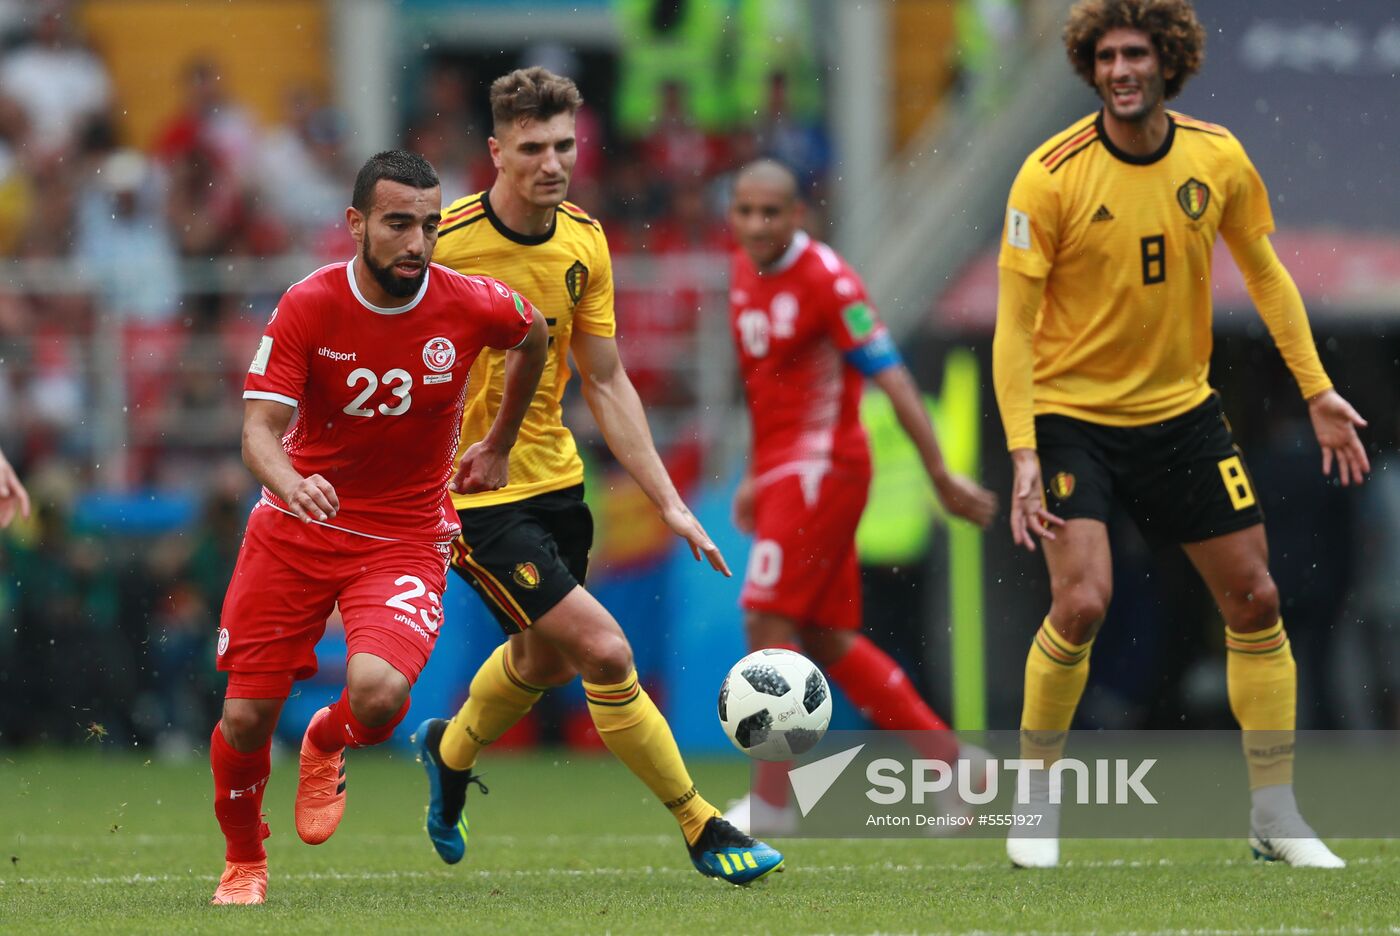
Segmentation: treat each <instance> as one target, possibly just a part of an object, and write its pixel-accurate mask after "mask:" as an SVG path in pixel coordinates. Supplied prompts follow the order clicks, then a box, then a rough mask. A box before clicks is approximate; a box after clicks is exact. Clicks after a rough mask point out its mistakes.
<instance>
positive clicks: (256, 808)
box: [209, 723, 272, 861]
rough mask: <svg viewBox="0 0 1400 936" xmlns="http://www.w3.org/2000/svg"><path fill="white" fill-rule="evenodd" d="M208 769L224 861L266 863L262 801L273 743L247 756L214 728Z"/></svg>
mask: <svg viewBox="0 0 1400 936" xmlns="http://www.w3.org/2000/svg"><path fill="white" fill-rule="evenodd" d="M221 724H222V723H221ZM209 766H210V768H211V769H213V771H214V817H215V818H216V819H218V820H219V828H220V829H222V830H223V833H224V841H225V842H226V843H227V847H226V848H225V849H224V858H225V859H226V860H228V861H263V860H264V859H266V858H267V851H266V850H265V849H264V848H263V839H265V838H267V835H268V829H267V823H265V822H263V821H262V801H263V791H265V790H266V789H267V778H268V775H269V774H271V773H272V741H271V739H269V740H268V742H267V744H265V745H263V746H262V747H260V748H258V750H256V751H250V752H248V753H246V754H245V753H243V752H242V751H235V750H234V749H233V746H232V745H230V744H229V743H228V741H227V740H225V739H224V730H223V728H222V727H221V726H220V725H215V726H214V733H213V734H212V735H210V737H209Z"/></svg>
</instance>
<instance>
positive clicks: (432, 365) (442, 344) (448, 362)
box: [423, 337, 457, 374]
mask: <svg viewBox="0 0 1400 936" xmlns="http://www.w3.org/2000/svg"><path fill="white" fill-rule="evenodd" d="M456 362H457V349H456V348H454V347H453V346H452V342H450V341H448V340H447V339H446V338H441V337H439V338H433V339H431V340H430V341H429V342H428V343H427V344H425V345H423V363H424V364H426V365H428V370H430V371H434V372H436V373H439V374H441V373H442V372H443V371H449V370H451V369H452V365H453V364H455V363H456Z"/></svg>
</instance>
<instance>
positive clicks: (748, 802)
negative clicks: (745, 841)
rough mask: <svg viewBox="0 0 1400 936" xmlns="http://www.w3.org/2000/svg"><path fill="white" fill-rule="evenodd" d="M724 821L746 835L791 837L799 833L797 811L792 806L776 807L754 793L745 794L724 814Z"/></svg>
mask: <svg viewBox="0 0 1400 936" xmlns="http://www.w3.org/2000/svg"><path fill="white" fill-rule="evenodd" d="M724 821H725V822H727V823H729V824H730V825H732V826H733V827H734V828H736V829H738V830H739V831H740V832H743V833H744V834H745V835H756V834H760V835H791V834H792V833H794V832H796V831H797V809H796V807H794V806H792V805H788V806H774V805H773V804H772V803H769V802H768V801H767V800H765V799H763V798H762V797H759V796H754V795H753V794H752V793H745V794H744V797H743V799H740V800H736V801H735V803H734V805H732V806H730V807H729V811H728V812H726V813H725V814H724Z"/></svg>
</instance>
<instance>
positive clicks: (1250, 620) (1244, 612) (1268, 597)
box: [1221, 573, 1280, 634]
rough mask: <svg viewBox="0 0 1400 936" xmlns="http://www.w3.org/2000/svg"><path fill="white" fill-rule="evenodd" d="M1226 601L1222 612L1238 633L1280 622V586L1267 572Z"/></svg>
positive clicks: (1265, 627) (1268, 626)
mask: <svg viewBox="0 0 1400 936" xmlns="http://www.w3.org/2000/svg"><path fill="white" fill-rule="evenodd" d="M1226 602H1227V605H1228V606H1227V607H1224V608H1221V612H1222V613H1223V614H1224V615H1225V621H1226V623H1227V624H1229V626H1230V629H1231V630H1234V631H1237V632H1238V633H1241V634H1245V633H1249V632H1250V631H1260V630H1266V629H1268V628H1270V627H1273V626H1274V625H1275V624H1277V623H1278V619H1279V614H1280V609H1279V597H1278V586H1277V585H1275V584H1274V580H1273V577H1272V576H1270V575H1269V574H1267V573H1265V574H1264V575H1262V576H1259V577H1258V578H1257V579H1256V580H1255V581H1254V582H1252V583H1251V584H1250V585H1249V586H1247V587H1244V588H1241V589H1239V590H1238V591H1237V592H1234V593H1232V594H1231V595H1230V596H1228V597H1227V598H1226Z"/></svg>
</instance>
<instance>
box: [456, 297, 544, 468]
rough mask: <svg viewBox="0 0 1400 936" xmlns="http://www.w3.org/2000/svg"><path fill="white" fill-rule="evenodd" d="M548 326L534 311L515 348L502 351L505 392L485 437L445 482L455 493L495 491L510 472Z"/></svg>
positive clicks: (541, 367)
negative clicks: (522, 336)
mask: <svg viewBox="0 0 1400 936" xmlns="http://www.w3.org/2000/svg"><path fill="white" fill-rule="evenodd" d="M548 348H549V329H548V328H547V327H546V326H545V324H544V316H542V315H539V314H538V313H535V314H533V315H532V317H531V320H530V331H529V333H528V334H526V336H525V340H524V341H522V342H521V343H520V345H519V347H517V348H514V349H512V350H511V351H509V352H508V353H507V354H506V382H505V392H504V394H503V395H502V397H501V408H500V409H499V410H498V411H497V412H496V419H495V421H494V422H493V423H492V424H491V429H490V430H489V431H488V432H487V433H486V437H485V438H484V439H482V440H480V441H479V442H475V443H473V444H472V445H471V446H470V447H468V449H467V450H466V451H465V452H463V453H462V459H461V461H460V462H458V463H457V470H456V472H455V473H454V474H453V475H452V482H451V484H450V485H449V486H450V487H451V488H452V490H454V491H456V492H457V493H458V494H475V493H477V492H478V491H499V490H500V489H501V488H503V487H505V486H506V481H507V480H508V478H509V474H510V450H511V447H512V446H513V445H515V439H516V437H517V436H518V435H519V434H520V424H521V423H522V422H523V421H524V419H525V414H526V413H527V412H528V411H529V409H530V402H531V401H532V400H533V399H534V398H535V388H537V387H538V386H539V384H540V375H541V374H543V373H544V365H545V361H546V358H547V356H548Z"/></svg>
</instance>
